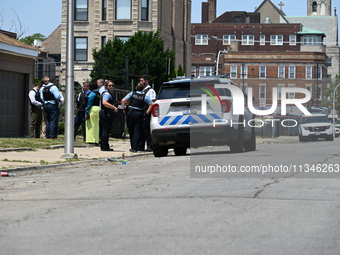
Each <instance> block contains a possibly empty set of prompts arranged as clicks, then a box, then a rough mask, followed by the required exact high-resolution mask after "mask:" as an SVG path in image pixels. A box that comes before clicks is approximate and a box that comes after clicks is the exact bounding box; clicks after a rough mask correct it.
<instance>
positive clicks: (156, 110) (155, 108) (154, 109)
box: [151, 104, 159, 117]
mask: <svg viewBox="0 0 340 255" xmlns="http://www.w3.org/2000/svg"><path fill="white" fill-rule="evenodd" d="M151 112H152V116H154V117H158V116H159V105H158V104H154V105H153V106H152V111H151Z"/></svg>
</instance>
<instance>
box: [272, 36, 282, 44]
mask: <svg viewBox="0 0 340 255" xmlns="http://www.w3.org/2000/svg"><path fill="white" fill-rule="evenodd" d="M270 45H283V35H271V36H270Z"/></svg>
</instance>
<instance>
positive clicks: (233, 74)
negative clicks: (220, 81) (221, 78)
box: [230, 66, 237, 79]
mask: <svg viewBox="0 0 340 255" xmlns="http://www.w3.org/2000/svg"><path fill="white" fill-rule="evenodd" d="M230 78H232V79H236V78H237V66H230Z"/></svg>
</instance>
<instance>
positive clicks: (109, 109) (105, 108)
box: [99, 80, 118, 151]
mask: <svg viewBox="0 0 340 255" xmlns="http://www.w3.org/2000/svg"><path fill="white" fill-rule="evenodd" d="M113 88H114V83H113V81H111V80H108V81H107V82H106V83H105V90H104V91H103V92H102V94H101V106H102V109H101V110H100V114H99V116H100V127H101V136H100V149H101V150H102V151H113V149H111V148H110V145H109V137H110V133H111V128H112V124H113V116H114V115H113V113H114V112H118V107H117V103H116V99H115V97H114V96H113V93H112V92H113Z"/></svg>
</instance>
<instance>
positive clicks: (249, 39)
mask: <svg viewBox="0 0 340 255" xmlns="http://www.w3.org/2000/svg"><path fill="white" fill-rule="evenodd" d="M242 45H254V36H253V35H242Z"/></svg>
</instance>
